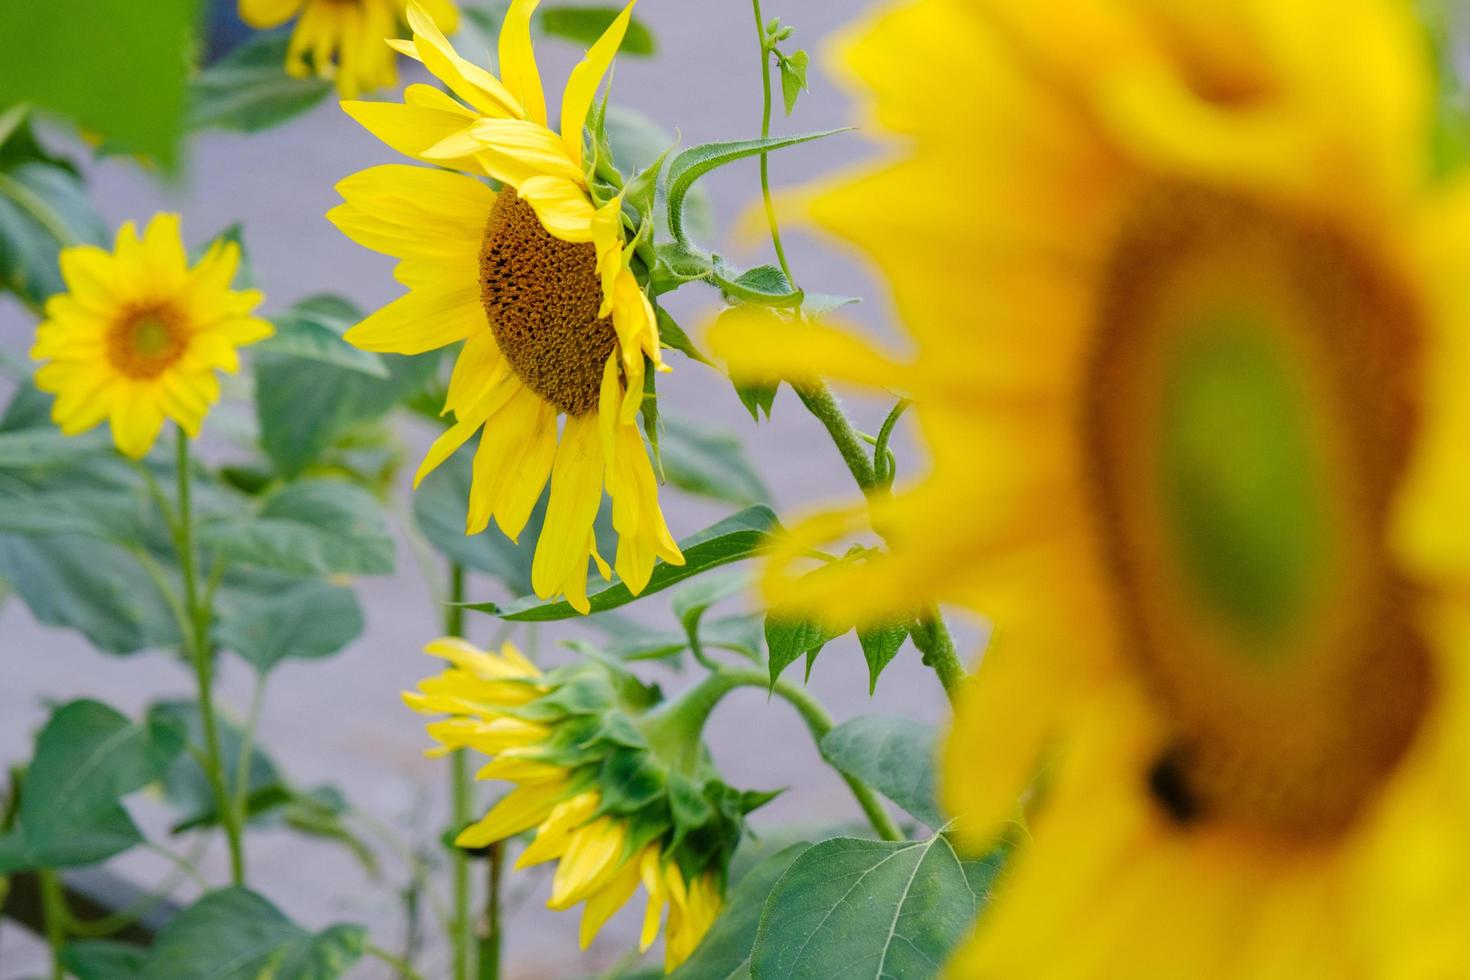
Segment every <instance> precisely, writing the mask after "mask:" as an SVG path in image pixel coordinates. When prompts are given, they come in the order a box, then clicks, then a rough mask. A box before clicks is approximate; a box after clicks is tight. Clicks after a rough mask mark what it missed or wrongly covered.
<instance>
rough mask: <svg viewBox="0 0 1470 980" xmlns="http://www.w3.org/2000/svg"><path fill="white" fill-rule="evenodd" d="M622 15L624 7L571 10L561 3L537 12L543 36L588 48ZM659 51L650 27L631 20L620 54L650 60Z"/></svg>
mask: <svg viewBox="0 0 1470 980" xmlns="http://www.w3.org/2000/svg"><path fill="white" fill-rule="evenodd" d="M622 12H623V8H622V7H614V6H607V7H571V6H563V5H560V4H557V5H554V6H553V5H546V6H542V7H541V8H539V9H538V10H537V14H538V20H539V25H540V28H541V30H542V32H543V33H545V34H547V35H549V36H551V37H557V38H561V39H562V40H565V41H571V42H572V43H574V44H578V45H580V46H582V47H584V48H590V47H591V46H592V45H593V44H594V43H595V42H596V41H597V39H598V38H599V37H601V36H602V32H603V31H605V30H607V28H608V26H609V25H610V24H612V22H613V20H615V19H616V18H617V16H618V14H620V13H622ZM657 51H658V44H657V42H656V41H655V40H654V37H653V32H652V31H651V30H649V29H648V25H647V24H645V23H643V21H641V20H639V19H638V18H637V17H633V18H631V19H630V20H629V21H628V30H627V33H626V34H624V35H623V43H622V46H621V47H619V48H618V54H620V55H632V56H633V57H635V58H650V57H652V56H653V55H654V54H655V53H656V52H657Z"/></svg>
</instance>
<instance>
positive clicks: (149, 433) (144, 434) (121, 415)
mask: <svg viewBox="0 0 1470 980" xmlns="http://www.w3.org/2000/svg"><path fill="white" fill-rule="evenodd" d="M161 428H163V410H162V409H160V408H159V406H158V403H157V402H156V401H155V400H154V399H153V396H152V393H151V392H150V391H148V390H147V389H146V388H143V387H142V386H141V385H136V384H130V385H124V386H119V388H118V389H117V396H116V400H115V401H114V402H113V405H112V441H113V443H114V444H115V445H116V446H117V448H118V451H119V452H121V453H122V454H123V455H124V456H128V457H130V458H132V459H142V458H143V457H144V456H146V455H148V450H150V449H152V448H153V443H154V441H155V440H157V439H158V430H159V429H161Z"/></svg>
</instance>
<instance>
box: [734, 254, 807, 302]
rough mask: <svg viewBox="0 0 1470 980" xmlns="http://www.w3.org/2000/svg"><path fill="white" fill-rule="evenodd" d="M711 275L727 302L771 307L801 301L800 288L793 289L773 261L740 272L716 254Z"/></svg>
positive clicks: (784, 274)
mask: <svg viewBox="0 0 1470 980" xmlns="http://www.w3.org/2000/svg"><path fill="white" fill-rule="evenodd" d="M711 279H712V280H713V282H714V284H715V285H716V286H718V287H719V288H720V290H721V292H723V293H724V294H725V298H726V299H727V300H729V301H731V302H737V303H755V304H757V305H759V306H769V307H772V308H774V309H791V308H795V307H798V306H800V305H801V303H802V296H803V294H802V292H801V290H799V289H793V288H792V286H791V281H790V280H789V279H787V278H786V273H784V272H782V271H781V270H780V269H778V268H776V267H775V266H774V265H758V266H756V267H755V268H753V269H746V270H745V271H744V272H741V271H740V270H738V269H736V268H735V267H734V266H732V265H730V263H728V262H726V261H725V260H724V259H722V258H720V257H719V256H718V255H716V256H715V257H714V273H713V275H712V276H711Z"/></svg>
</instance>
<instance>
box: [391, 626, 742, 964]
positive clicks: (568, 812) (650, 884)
mask: <svg viewBox="0 0 1470 980" xmlns="http://www.w3.org/2000/svg"><path fill="white" fill-rule="evenodd" d="M424 649H425V652H426V653H429V654H430V655H432V656H436V657H441V658H443V659H445V660H447V661H449V662H450V664H451V667H450V668H449V669H447V670H445V671H444V672H443V673H441V674H439V675H438V676H437V677H431V678H429V679H427V680H425V681H423V682H422V683H420V684H419V687H418V690H417V691H413V692H408V693H405V694H404V696H403V697H404V701H405V702H406V703H407V704H408V705H409V706H410V707H411V708H413V709H414V710H416V711H419V712H422V713H425V714H435V715H438V714H447V715H449V716H450V717H449V718H448V719H446V720H442V721H436V722H431V723H430V724H429V725H428V731H429V734H430V735H431V736H432V737H433V738H434V739H435V740H436V741H438V742H439V743H440V745H439V747H438V748H436V749H431V750H430V753H431V754H444V753H447V752H451V751H454V750H457V749H472V750H474V751H478V752H483V753H485V754H487V755H491V756H494V758H493V760H492V761H491V762H489V763H488V764H487V765H486V766H485V767H484V768H482V769H481V770H480V772H479V774H478V775H479V778H481V779H499V780H506V781H509V782H511V783H513V784H515V788H514V789H512V790H511V791H510V793H508V794H507V795H506V796H505V797H504V798H503V799H502V800H501V801H500V802H499V803H497V804H496V805H495V806H494V807H493V808H492V809H491V810H490V811H489V812H488V813H486V814H485V816H484V817H483V818H482V819H481V820H479V821H478V822H476V823H474V824H472V825H470V826H469V827H467V828H465V829H464V830H463V831H462V832H461V833H460V834H459V837H458V838H457V840H456V843H457V844H459V845H460V846H461V847H485V846H488V845H489V844H492V843H494V842H496V841H501V840H505V839H506V838H508V837H512V836H514V835H516V834H520V833H523V832H525V831H528V830H532V829H534V830H535V831H536V834H535V837H534V839H533V840H532V841H531V843H530V844H528V845H527V846H526V849H525V850H524V851H523V852H522V853H521V856H520V858H519V859H518V860H517V861H516V867H517V868H524V867H529V866H531V865H535V864H541V863H543V862H546V861H556V862H557V867H556V872H555V874H554V876H553V878H552V883H551V899H550V901H549V902H548V903H547V904H548V906H549V907H550V908H552V909H556V910H565V909H569V908H571V907H572V906H574V905H576V904H577V903H579V902H582V903H585V905H584V908H583V912H582V922H581V928H580V931H579V942H580V943H581V946H582V948H583V949H586V948H587V946H588V945H590V944H591V942H592V940H593V938H594V937H595V936H596V935H597V933H598V932H599V931H600V930H601V929H602V926H603V925H604V924H605V923H606V922H607V920H608V919H610V918H611V917H612V916H613V914H614V913H616V912H617V911H618V909H620V908H622V907H623V906H624V905H626V904H627V903H628V901H629V899H631V898H632V897H633V894H634V892H636V891H637V889H638V886H639V885H640V884H641V885H642V886H643V888H644V891H645V892H646V894H647V896H648V902H647V906H646V911H645V913H644V917H643V930H642V934H641V936H640V939H639V949H640V951H644V950H647V949H648V947H649V946H651V945H652V944H653V941H654V939H655V938H657V936H658V930H659V924H660V921H661V920H662V919H663V918H664V910H665V909H667V910H668V915H667V923H666V925H665V928H664V932H665V939H664V963H665V969H667V970H672V969H673V968H674V967H676V966H678V965H679V964H680V963H682V962H683V961H684V960H685V959H687V958H688V957H689V954H690V953H692V952H693V951H694V948H695V947H696V946H698V945H699V941H700V940H701V939H702V938H703V937H704V934H705V933H706V932H708V931H709V927H710V926H711V925H712V924H713V923H714V920H715V916H716V915H718V914H719V910H720V907H721V904H722V901H723V899H722V895H723V891H724V882H725V873H726V867H727V865H728V862H729V856H730V853H731V851H732V850H733V849H734V845H735V843H736V842H737V841H738V839H739V836H740V832H741V826H742V823H741V818H742V817H743V815H744V812H745V810H748V809H749V808H750V807H749V805H748V804H743V803H742V797H741V796H740V794H735V793H734V792H733V791H732V790H730V789H729V788H728V787H726V786H724V784H722V783H719V782H718V781H717V780H714V779H713V778H710V777H709V776H708V774H707V773H704V774H701V773H700V772H694V773H686V772H684V771H683V769H685V768H687V767H680V766H670V765H668V764H666V763H665V762H664V761H663V760H662V759H661V758H660V757H659V756H658V755H657V754H656V752H655V747H656V746H657V745H658V743H659V738H658V736H657V735H656V734H655V730H656V724H650V722H656V720H657V719H659V718H662V717H665V715H663V714H660V713H657V712H645V711H644V709H645V708H647V707H648V706H649V700H650V699H649V698H648V696H647V693H646V691H645V690H644V689H643V688H642V687H641V685H638V684H637V682H636V681H632V680H631V678H628V677H627V676H626V675H621V674H619V673H617V672H616V668H610V667H607V666H605V665H603V664H601V663H598V662H596V661H588V662H585V663H581V664H577V665H574V666H571V667H564V668H560V669H558V670H556V671H552V672H550V673H545V674H543V673H541V672H540V671H539V670H537V668H536V667H535V665H533V664H532V663H531V662H530V661H528V660H527V659H526V658H525V657H523V656H522V655H521V654H520V652H519V651H517V650H516V649H515V647H513V646H511V645H510V644H506V645H505V646H503V647H501V649H500V652H499V653H490V652H486V651H483V650H479V649H477V648H476V647H474V646H472V645H471V644H469V643H467V642H465V641H464V640H460V639H456V638H453V637H445V638H443V639H439V640H435V641H434V642H432V643H430V644H429V645H428V646H426V647H425V648H424ZM694 741H695V742H697V741H698V736H697V734H696V735H695V737H694ZM676 790H677V791H678V793H679V796H678V799H679V803H678V805H674V804H672V803H671V802H670V799H671V796H672V795H673V793H674V792H675V791H676Z"/></svg>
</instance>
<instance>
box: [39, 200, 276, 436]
mask: <svg viewBox="0 0 1470 980" xmlns="http://www.w3.org/2000/svg"><path fill="white" fill-rule="evenodd" d="M60 262H61V276H62V279H64V280H65V282H66V286H67V292H65V293H61V294H58V295H56V296H53V297H51V298H50V299H49V300H47V301H46V320H45V321H44V322H43V323H41V325H40V326H39V327H37V328H36V343H35V345H34V346H32V347H31V359H32V360H36V361H46V362H47V363H45V364H43V365H41V366H40V367H39V368H37V369H36V379H35V380H36V387H38V388H40V389H41V390H42V391H46V392H50V393H52V394H54V395H55V396H56V401H55V403H54V404H53V405H52V408H51V418H52V420H53V421H54V422H55V423H56V424H57V425H58V426H60V427H61V431H62V432H64V433H65V434H67V435H69V436H70V435H76V434H77V433H80V432H85V431H86V430H88V429H90V428H92V427H93V426H95V425H97V424H98V423H99V422H101V421H102V420H103V419H108V418H110V419H111V422H112V439H113V442H115V443H116V444H117V448H118V449H120V450H121V451H122V452H124V453H126V454H127V455H129V456H131V457H133V458H134V459H139V458H141V457H143V456H144V455H146V454H147V452H148V450H149V449H150V448H152V446H153V442H154V440H155V439H157V438H158V431H159V429H161V428H162V427H163V420H164V419H165V418H171V419H173V420H174V421H175V422H176V423H178V425H179V427H180V428H182V429H183V430H184V431H185V432H186V433H188V435H189V436H190V437H191V438H192V437H194V436H197V435H198V434H199V426H200V425H201V424H202V423H203V422H204V416H205V415H206V414H208V412H209V407H210V406H211V405H213V404H214V403H215V402H217V401H218V400H219V380H218V379H217V378H216V377H215V374H214V372H215V371H227V372H229V373H231V374H233V373H235V371H237V370H239V367H240V358H239V355H238V354H237V353H236V348H238V347H242V346H244V345H245V344H253V343H255V342H256V341H258V340H263V339H264V338H266V337H269V336H270V335H271V333H272V327H271V325H270V324H269V323H267V322H266V321H264V320H261V319H259V318H257V317H254V316H251V315H250V314H251V311H252V310H254V309H255V308H256V307H257V306H259V305H260V300H261V294H260V292H259V291H258V290H254V289H246V290H241V291H238V292H237V291H235V290H232V289H231V288H230V283H231V282H232V281H233V280H234V278H235V269H236V268H237V267H238V265H239V263H240V249H239V247H238V246H237V245H235V243H233V242H215V243H214V244H213V245H212V246H210V249H209V251H208V252H206V253H205V255H204V257H203V258H201V259H200V260H199V261H198V262H197V263H196V264H195V265H194V266H193V267H192V268H191V267H190V266H189V260H188V258H187V257H186V256H185V255H184V243H183V241H182V240H181V239H180V237H179V216H178V215H176V214H158V215H155V216H154V217H153V220H152V221H150V222H149V223H148V227H147V229H146V230H145V231H144V233H143V237H142V238H141V239H140V238H139V237H138V232H137V229H136V228H134V226H133V223H132V222H131V221H129V222H126V223H125V224H124V225H123V226H122V227H121V228H119V229H118V232H117V242H116V244H115V245H114V247H113V250H112V251H111V252H107V251H105V250H103V249H100V248H97V247H96V246H95V245H76V246H73V247H71V248H65V249H62V251H61V255H60Z"/></svg>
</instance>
